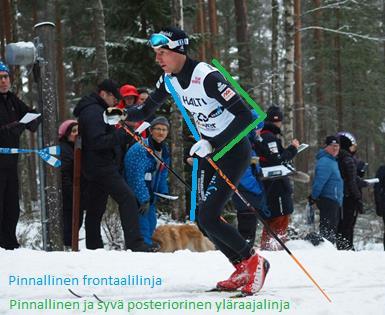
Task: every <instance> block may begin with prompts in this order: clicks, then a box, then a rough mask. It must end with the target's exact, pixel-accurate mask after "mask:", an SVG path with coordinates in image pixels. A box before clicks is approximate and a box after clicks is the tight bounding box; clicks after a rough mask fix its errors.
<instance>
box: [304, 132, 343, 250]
mask: <svg viewBox="0 0 385 315" xmlns="http://www.w3.org/2000/svg"><path fill="white" fill-rule="evenodd" d="M339 150H340V144H339V139H338V137H336V136H328V137H327V138H326V140H325V148H323V149H321V150H320V151H319V152H318V154H317V156H316V159H317V163H316V166H315V173H314V180H313V189H312V193H311V195H310V196H309V201H310V202H316V204H317V207H318V209H319V210H320V227H319V229H320V235H321V236H322V237H324V238H326V239H327V240H329V241H330V242H332V243H333V244H334V243H335V240H336V233H337V227H338V223H339V220H340V215H341V211H340V208H341V206H342V199H343V193H344V190H343V189H344V188H343V187H344V186H343V185H344V183H343V180H342V177H341V174H340V170H339V168H338V162H337V156H338V153H339Z"/></svg>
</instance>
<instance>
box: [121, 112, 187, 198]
mask: <svg viewBox="0 0 385 315" xmlns="http://www.w3.org/2000/svg"><path fill="white" fill-rule="evenodd" d="M120 125H121V126H122V128H123V129H124V131H125V132H126V133H128V134H129V135H130V136H131V137H132V138H134V140H135V141H136V142H139V143H140V144H141V145H142V146H143V147H144V148H145V149H146V150H147V152H148V153H150V154H151V155H152V156H153V157H154V158H156V159H157V160H158V161H159V162H160V163H161V164H162V165H164V166H165V167H166V168H167V169H168V170H169V171H170V172H171V173H172V174H174V176H175V177H176V178H178V179H179V180H180V182H181V183H183V185H185V186H186V187H187V188H188V189H189V190H190V191H191V190H192V188H191V186H190V185H189V184H187V183H186V182H185V181H184V180H183V178H181V177H180V176H179V175H178V173H176V172H175V171H174V170H173V169H172V168H171V167H170V166H168V165H167V163H165V162H164V161H163V160H162V159H161V158H160V157H159V156H158V155H157V154H156V153H155V152H154V150H153V149H151V148H150V147H149V146H148V145H146V144H145V143H144V141H143V140H142V138H141V137H140V136H138V135H137V134H136V133H134V132H132V131H131V130H130V128H128V127H127V125H126V123H125V122H124V121H123V120H121V121H120Z"/></svg>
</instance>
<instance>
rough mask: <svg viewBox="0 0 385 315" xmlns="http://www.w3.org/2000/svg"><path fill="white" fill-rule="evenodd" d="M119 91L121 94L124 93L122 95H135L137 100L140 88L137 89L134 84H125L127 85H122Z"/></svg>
mask: <svg viewBox="0 0 385 315" xmlns="http://www.w3.org/2000/svg"><path fill="white" fill-rule="evenodd" d="M119 92H120V95H122V97H126V96H135V102H136V99H137V98H138V96H139V93H138V90H137V89H136V87H135V86H133V85H129V84H125V85H123V86H121V87H120V90H119Z"/></svg>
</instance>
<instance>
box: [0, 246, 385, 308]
mask: <svg viewBox="0 0 385 315" xmlns="http://www.w3.org/2000/svg"><path fill="white" fill-rule="evenodd" d="M287 246H288V248H289V249H290V250H291V251H292V253H293V254H294V255H295V256H296V258H297V259H298V260H299V261H300V262H301V263H302V264H303V265H304V267H305V268H306V269H307V270H308V271H309V273H310V274H311V275H312V276H313V277H314V279H315V280H316V281H317V282H318V283H319V285H320V286H321V287H322V288H323V289H324V290H325V292H326V293H327V294H328V295H329V297H330V298H331V300H332V303H329V302H328V301H327V300H326V299H325V297H324V296H323V295H322V294H321V293H320V291H319V290H318V289H317V288H316V287H315V286H314V285H313V284H312V283H311V282H310V280H309V279H308V278H307V276H306V275H305V274H304V273H303V271H302V270H301V269H300V268H299V267H298V266H297V265H296V263H295V262H294V261H293V260H292V259H291V258H290V256H289V255H288V254H287V253H286V252H285V251H278V252H261V254H262V255H263V256H264V257H266V258H267V259H268V260H269V262H270V265H271V268H270V271H269V273H268V275H267V278H266V282H265V285H264V287H263V288H262V290H261V292H259V294H258V295H257V296H253V297H247V298H244V299H235V300H233V299H232V300H231V301H233V302H234V301H238V302H240V301H242V302H245V301H252V300H258V301H260V300H263V299H268V300H276V301H279V300H284V301H289V302H290V311H282V312H281V313H279V312H278V311H277V310H274V311H270V312H269V311H265V310H263V311H262V310H256V311H255V313H252V312H251V311H246V310H221V311H220V312H219V313H218V312H216V310H188V311H186V310H183V311H182V310H177V311H175V310H174V311H173V310H151V311H150V310H142V311H139V310H135V311H131V312H127V310H124V311H108V314H317V315H328V314H336V315H337V314H338V315H339V314H354V315H356V314H375V315H385V252H384V251H382V248H380V247H378V249H376V250H371V251H359V252H346V251H337V250H336V249H335V248H334V247H333V246H332V245H331V244H330V243H327V242H325V243H323V244H321V245H320V246H318V247H313V246H312V245H310V244H309V243H307V242H305V241H290V242H288V243H287ZM0 270H1V273H0V314H106V313H105V312H102V311H96V310H94V311H88V312H86V313H82V311H81V310H80V311H58V310H56V311H48V310H46V311H27V310H23V311H17V310H12V311H11V310H9V300H10V299H20V300H43V299H46V298H47V299H56V300H61V301H62V300H66V301H81V302H83V301H84V300H89V301H93V302H95V303H96V302H97V300H96V299H95V297H93V294H96V295H97V296H98V297H99V298H100V299H101V300H103V301H105V302H107V301H117V300H123V301H125V302H126V301H128V300H130V301H131V300H134V301H145V300H149V299H152V300H157V301H167V300H171V301H183V300H189V301H211V302H212V303H214V302H219V301H222V300H223V299H226V298H228V297H230V296H231V295H234V293H229V292H222V293H218V292H205V291H206V290H209V289H211V288H212V287H214V286H215V284H216V282H217V281H219V280H223V279H225V278H227V277H228V276H229V275H230V273H231V272H232V271H233V267H232V266H231V265H230V263H229V262H228V261H227V260H226V258H225V257H224V256H223V255H222V254H221V253H220V252H218V251H211V252H206V253H192V252H190V251H179V252H176V253H173V254H171V253H132V252H123V251H105V250H96V251H89V250H82V251H81V252H78V253H71V252H49V253H48V252H43V251H34V250H29V249H18V250H15V251H5V250H2V249H0ZM44 274H50V275H54V276H57V277H59V276H60V277H65V276H67V277H77V278H79V280H81V279H82V276H83V275H84V274H88V275H89V276H95V277H101V276H109V275H111V276H113V277H124V276H127V275H128V274H130V275H136V274H138V275H142V276H148V277H151V276H155V277H160V278H162V279H163V281H164V283H163V284H162V285H161V286H158V287H154V288H149V287H146V286H124V287H122V286H104V287H102V286H95V287H91V286H82V285H79V286H22V287H20V286H9V285H8V278H9V275H19V276H24V277H38V276H42V275H44ZM68 289H72V290H73V291H74V292H75V293H77V294H79V295H81V296H83V297H82V298H76V297H75V296H74V295H72V294H71V293H70V292H69V291H68Z"/></svg>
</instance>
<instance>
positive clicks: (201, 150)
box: [190, 139, 213, 158]
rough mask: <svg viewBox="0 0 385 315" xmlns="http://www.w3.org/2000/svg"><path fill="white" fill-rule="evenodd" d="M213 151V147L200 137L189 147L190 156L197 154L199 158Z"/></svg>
mask: <svg viewBox="0 0 385 315" xmlns="http://www.w3.org/2000/svg"><path fill="white" fill-rule="evenodd" d="M212 152H213V147H212V145H211V144H210V142H208V141H207V140H204V139H201V140H199V141H198V142H197V143H195V144H194V145H193V146H192V147H191V149H190V156H193V155H194V154H196V155H198V156H199V157H201V158H204V157H205V156H206V155H208V154H210V153H212Z"/></svg>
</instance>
